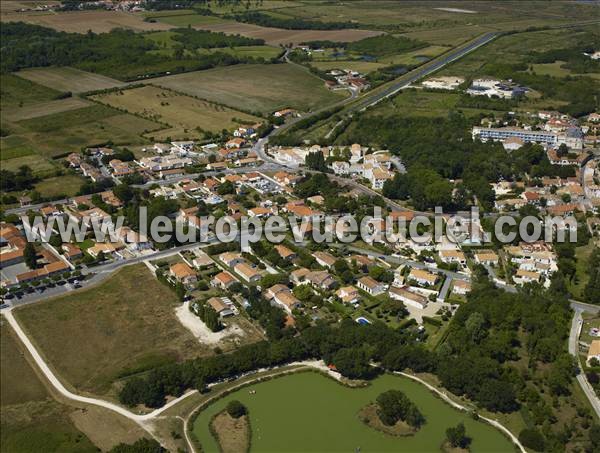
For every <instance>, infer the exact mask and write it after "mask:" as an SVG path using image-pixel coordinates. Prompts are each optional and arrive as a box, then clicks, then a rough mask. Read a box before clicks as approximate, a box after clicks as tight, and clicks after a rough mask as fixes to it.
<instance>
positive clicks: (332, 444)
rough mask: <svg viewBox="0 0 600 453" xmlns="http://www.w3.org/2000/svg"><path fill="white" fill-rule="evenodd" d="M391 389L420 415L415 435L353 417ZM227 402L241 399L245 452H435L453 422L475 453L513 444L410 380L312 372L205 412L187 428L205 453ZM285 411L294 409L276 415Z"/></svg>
mask: <svg viewBox="0 0 600 453" xmlns="http://www.w3.org/2000/svg"><path fill="white" fill-rule="evenodd" d="M291 388H293V389H294V391H293V392H290V389H291ZM392 388H393V389H398V390H401V391H403V392H404V393H405V394H406V395H408V396H409V398H410V399H411V401H413V402H414V403H415V404H416V405H417V407H418V408H419V410H420V411H421V412H422V413H423V415H424V416H425V419H426V423H425V424H424V425H423V426H422V427H421V429H420V430H419V431H418V432H417V433H416V434H414V435H411V436H406V437H394V436H389V435H386V434H383V433H381V432H378V431H376V430H374V429H372V428H370V427H368V426H367V425H366V424H364V423H362V422H361V421H360V420H359V418H358V416H357V413H358V412H359V411H360V409H361V408H363V407H364V406H366V405H367V404H369V403H370V402H372V401H374V400H375V399H376V397H377V396H378V395H379V394H380V393H382V392H384V391H386V390H389V389H392ZM253 391H255V392H253ZM231 400H239V401H241V402H242V403H243V404H244V405H245V406H246V407H247V408H248V413H249V417H250V427H251V429H252V437H251V450H256V451H298V452H300V451H303V452H307V451H315V452H316V451H354V450H357V449H358V448H359V447H360V449H361V450H364V451H379V452H382V451H438V450H439V448H440V445H441V444H442V443H443V441H444V437H445V430H446V428H447V427H449V426H456V425H457V424H458V423H459V422H463V423H464V424H465V426H466V428H467V432H468V433H469V436H470V437H472V438H473V443H472V447H471V448H472V449H473V451H480V452H498V451H512V446H511V443H510V442H509V441H508V440H507V439H506V438H505V437H504V436H503V435H502V434H501V433H500V432H499V431H497V430H496V429H495V428H493V427H491V426H489V425H486V424H484V423H483V422H478V421H475V420H473V419H472V417H470V416H469V415H468V414H466V413H463V412H458V411H457V410H455V409H453V408H452V407H450V406H449V405H447V404H446V403H444V402H443V401H442V400H440V399H439V398H436V397H435V396H434V395H433V394H432V393H431V392H430V391H429V390H427V389H426V388H425V387H424V386H422V385H421V384H419V383H416V382H413V381H411V380H409V379H406V378H402V377H399V376H392V375H384V376H381V377H379V378H377V379H375V380H374V381H372V382H370V385H369V386H367V387H362V388H348V387H345V386H342V385H340V384H339V383H337V382H334V381H333V380H332V379H329V378H326V377H324V376H321V375H319V374H318V373H313V372H304V373H296V374H293V375H290V376H284V377H279V378H275V379H272V380H270V381H268V382H263V383H259V384H255V385H251V386H249V387H246V388H244V389H242V390H238V391H237V392H234V393H231V394H229V395H227V396H226V397H224V398H222V399H220V400H219V401H217V402H216V403H214V404H212V405H210V406H208V407H207V408H206V409H205V410H203V411H202V412H201V413H200V414H199V416H198V417H197V418H196V420H195V421H194V425H193V433H194V435H195V437H196V438H197V439H198V440H199V441H200V442H201V444H202V450H203V451H206V452H218V451H219V445H218V444H217V442H216V440H215V439H214V437H213V436H212V435H211V433H210V431H209V427H208V425H209V423H210V420H211V418H212V417H213V416H214V415H215V414H217V413H219V412H220V411H222V410H223V408H224V407H225V406H226V404H227V403H228V402H229V401H231ZM286 408H293V410H289V411H287V412H285V417H282V413H283V412H282V411H285V410H286Z"/></svg>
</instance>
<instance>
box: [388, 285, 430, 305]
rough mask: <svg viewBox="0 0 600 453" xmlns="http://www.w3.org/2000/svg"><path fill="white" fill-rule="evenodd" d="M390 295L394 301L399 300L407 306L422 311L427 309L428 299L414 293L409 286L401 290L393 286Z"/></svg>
mask: <svg viewBox="0 0 600 453" xmlns="http://www.w3.org/2000/svg"><path fill="white" fill-rule="evenodd" d="M389 295H390V297H391V298H392V299H396V300H399V301H401V302H403V303H404V304H406V305H409V306H411V307H414V308H418V309H420V310H422V309H424V308H425V307H427V303H428V300H427V298H426V297H424V296H422V295H421V294H417V293H415V292H414V291H411V290H410V289H409V287H408V286H403V287H401V288H398V287H395V286H392V287H391V288H390V291H389Z"/></svg>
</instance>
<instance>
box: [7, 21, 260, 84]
mask: <svg viewBox="0 0 600 453" xmlns="http://www.w3.org/2000/svg"><path fill="white" fill-rule="evenodd" d="M178 31H179V33H178V35H176V36H175V38H174V39H175V40H177V41H179V42H180V43H181V46H180V51H179V52H177V53H175V54H174V55H173V56H168V55H161V54H158V53H153V52H152V51H154V50H159V47H158V45H157V44H156V43H154V42H152V41H151V40H149V39H146V38H145V37H144V35H143V34H139V33H135V32H133V31H131V30H123V29H115V30H112V31H111V32H109V33H100V34H96V33H92V32H88V33H86V34H79V33H65V32H58V31H55V30H52V29H50V28H45V27H41V26H38V25H31V24H25V23H22V22H16V23H6V24H3V25H2V28H1V29H0V39H2V49H1V50H0V59H1V61H0V70H1V71H2V72H3V73H6V72H13V71H18V70H20V69H25V68H31V67H39V66H74V67H76V68H79V69H82V70H85V71H90V72H96V73H100V74H104V75H107V76H110V77H114V78H117V79H120V80H126V81H128V80H135V79H138V78H139V77H141V76H143V77H147V76H152V75H160V74H164V73H166V72H171V73H175V72H184V71H193V70H200V69H208V68H212V67H215V66H223V65H231V64H236V63H242V62H251V61H254V60H253V59H249V58H245V59H242V58H240V57H236V56H233V55H231V54H229V53H226V52H214V53H211V54H198V53H195V54H193V55H189V54H186V53H184V52H183V50H187V49H189V50H191V51H193V50H197V49H200V48H228V47H231V46H247V45H256V44H261V43H262V40H256V39H250V38H244V37H240V36H228V35H225V34H223V33H212V32H207V31H200V30H192V29H180V30H178Z"/></svg>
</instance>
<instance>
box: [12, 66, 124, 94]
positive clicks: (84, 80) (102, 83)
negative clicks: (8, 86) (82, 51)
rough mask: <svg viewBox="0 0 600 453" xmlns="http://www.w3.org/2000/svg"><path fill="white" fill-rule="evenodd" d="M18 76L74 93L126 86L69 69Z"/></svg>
mask: <svg viewBox="0 0 600 453" xmlns="http://www.w3.org/2000/svg"><path fill="white" fill-rule="evenodd" d="M17 75H18V76H19V77H22V78H24V79H27V80H30V81H32V82H35V83H38V84H40V85H43V86H46V87H49V88H52V89H54V90H58V91H70V92H72V93H83V92H86V91H95V90H105V89H107V88H114V87H117V86H123V85H125V84H124V83H123V82H121V81H119V80H115V79H111V78H110V77H106V76H103V75H100V74H93V73H91V72H86V71H81V70H79V69H75V68H69V67H62V68H34V69H26V70H24V71H20V72H19V73H18V74H17Z"/></svg>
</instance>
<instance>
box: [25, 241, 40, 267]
mask: <svg viewBox="0 0 600 453" xmlns="http://www.w3.org/2000/svg"><path fill="white" fill-rule="evenodd" d="M23 259H24V260H25V264H27V267H28V268H29V269H35V268H36V267H37V252H36V250H35V245H34V244H33V242H28V243H27V244H25V248H24V249H23Z"/></svg>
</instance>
